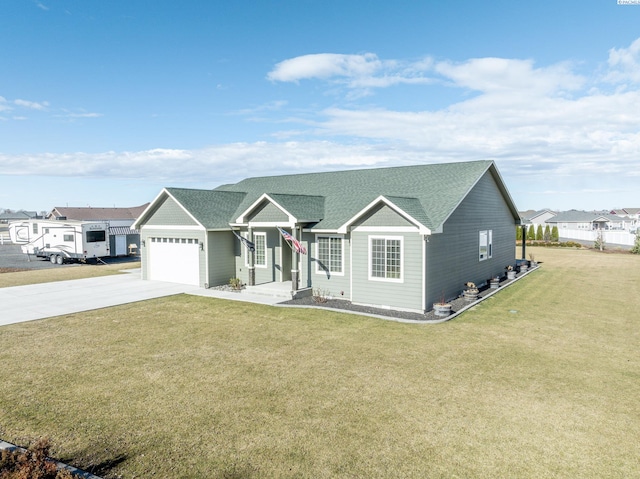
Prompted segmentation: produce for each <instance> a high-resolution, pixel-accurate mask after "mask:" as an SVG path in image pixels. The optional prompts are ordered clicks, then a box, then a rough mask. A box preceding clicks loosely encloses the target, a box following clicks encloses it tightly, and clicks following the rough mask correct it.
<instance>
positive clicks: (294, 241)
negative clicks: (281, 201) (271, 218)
mask: <svg viewBox="0 0 640 479" xmlns="http://www.w3.org/2000/svg"><path fill="white" fill-rule="evenodd" d="M276 228H278V231H280V234H282V237H283V238H284V239H285V241H288V242H289V243H291V248H295V250H296V251H297V252H298V253H300V254H307V248H305V247H304V246H302V244H301V243H300V241H298V240H297V239H295V238H294V237H293V236H291V235H290V234H289V233H287V232H286V231H285V230H283V229H282V228H280V227H279V226H276Z"/></svg>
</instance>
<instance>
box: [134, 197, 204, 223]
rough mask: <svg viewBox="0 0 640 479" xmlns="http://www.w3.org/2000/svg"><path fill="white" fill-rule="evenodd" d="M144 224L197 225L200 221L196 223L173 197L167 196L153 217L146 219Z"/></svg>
mask: <svg viewBox="0 0 640 479" xmlns="http://www.w3.org/2000/svg"><path fill="white" fill-rule="evenodd" d="M144 224H145V225H150V226H153V225H160V226H174V225H175V226H183V225H184V226H196V225H197V224H198V223H196V222H195V221H194V220H193V218H191V217H190V216H189V215H188V214H187V213H186V212H185V211H184V210H183V209H182V207H181V206H180V205H179V204H178V203H176V202H175V201H174V200H173V199H172V198H169V197H167V198H166V199H165V200H164V201H163V202H162V203H161V204H160V205H158V207H157V208H156V210H155V211H154V212H153V213H152V215H151V217H150V218H149V219H148V220H147V221H145V223H144Z"/></svg>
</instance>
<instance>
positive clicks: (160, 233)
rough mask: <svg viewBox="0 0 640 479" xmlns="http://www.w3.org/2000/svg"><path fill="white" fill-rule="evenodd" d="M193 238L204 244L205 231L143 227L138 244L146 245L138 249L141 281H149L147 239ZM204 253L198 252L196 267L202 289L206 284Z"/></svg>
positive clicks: (148, 242)
mask: <svg viewBox="0 0 640 479" xmlns="http://www.w3.org/2000/svg"><path fill="white" fill-rule="evenodd" d="M153 237H156V238H194V239H197V240H198V241H199V242H202V243H204V241H205V231H204V230H197V229H192V230H191V229H188V230H184V229H180V230H172V229H168V228H159V229H152V228H150V227H148V226H145V227H144V228H143V229H142V231H141V232H140V244H141V245H142V241H144V242H145V243H146V246H141V247H140V263H141V265H140V267H141V275H142V279H149V276H148V274H149V244H150V239H149V238H153ZM204 253H205V252H204V251H201V252H200V263H199V265H198V268H199V281H198V283H199V286H200V287H201V288H204V285H205V283H208V280H207V274H206V256H207V255H206V254H204Z"/></svg>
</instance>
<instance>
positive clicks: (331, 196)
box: [185, 161, 517, 230]
mask: <svg viewBox="0 0 640 479" xmlns="http://www.w3.org/2000/svg"><path fill="white" fill-rule="evenodd" d="M492 164H493V162H492V161H472V162H461V163H442V164H431V165H417V166H402V167H392V168H372V169H365V170H347V171H334V172H325V173H308V174H297V175H283V176H267V177H256V178H247V179H245V180H242V181H240V182H238V183H236V184H233V185H223V186H220V187H218V188H216V189H215V190H214V191H219V192H222V191H229V192H230V191H235V192H244V193H246V196H245V198H244V199H243V201H242V202H241V204H240V205H239V207H238V209H237V210H236V214H235V215H232V216H233V217H234V218H237V217H238V216H240V215H241V214H242V213H243V212H244V211H246V210H247V209H248V208H249V207H250V206H251V205H252V204H253V203H254V202H255V201H256V200H258V199H259V198H260V196H262V195H263V194H264V193H269V192H270V193H271V194H280V195H301V194H303V195H311V196H323V197H324V198H325V201H324V216H323V219H322V221H320V222H319V223H317V224H316V225H315V226H314V227H315V228H318V229H330V230H331V229H338V228H339V227H340V226H342V225H343V224H345V223H346V222H347V221H348V220H350V219H351V218H352V217H353V216H354V215H355V214H356V213H358V212H360V211H362V210H363V209H364V208H365V207H366V206H367V205H369V204H370V203H371V202H372V201H373V200H375V199H376V198H377V197H379V196H381V195H383V196H385V197H387V198H389V200H390V201H392V202H394V204H397V205H398V206H400V207H402V208H403V209H404V208H407V213H409V214H411V215H412V216H413V215H415V216H414V217H415V218H416V219H420V221H424V222H425V223H424V224H425V226H426V227H428V228H430V229H436V228H438V227H439V226H441V225H442V223H443V222H444V221H445V220H446V219H447V218H448V216H449V215H450V214H451V213H452V212H453V210H454V209H455V208H456V207H457V206H458V204H459V203H460V202H461V201H462V199H463V198H464V197H465V196H466V195H467V193H468V192H469V191H470V190H471V188H472V187H473V186H474V185H475V184H476V182H477V181H478V180H479V179H480V177H481V176H482V175H483V174H484V173H485V172H486V171H487V170H488V169H489V167H491V165H492ZM399 198H403V199H402V200H400V199H399ZM399 203H402V206H401V205H400V204H399ZM185 206H186V205H185ZM283 206H284V205H283ZM515 214H516V215H517V212H515Z"/></svg>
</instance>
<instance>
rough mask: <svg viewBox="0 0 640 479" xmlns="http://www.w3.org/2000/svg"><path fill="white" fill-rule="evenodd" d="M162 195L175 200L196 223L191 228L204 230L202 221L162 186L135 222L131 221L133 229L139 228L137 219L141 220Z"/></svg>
mask: <svg viewBox="0 0 640 479" xmlns="http://www.w3.org/2000/svg"><path fill="white" fill-rule="evenodd" d="M163 196H167V197H168V198H171V199H172V200H173V201H175V202H176V204H177V205H178V206H179V207H180V208H181V209H182V211H184V212H185V213H186V214H187V216H188V217H189V218H191V219H192V220H193V221H194V222H195V223H196V224H197V225H198V227H197V228H193V227H192V228H191V229H202V230H206V228H205V227H204V225H203V224H202V223H200V222H199V221H198V220H197V219H196V218H195V216H193V215H192V214H191V212H190V211H189V210H187V209H186V208H185V207H184V206H183V205H182V203H180V202H179V201H178V200H177V199H176V198H175V197H174V196H173V195H172V194H171V193H169V191H167V189H166V188H163V189H162V191H161V192H160V193H159V194H158V196H156V197H155V199H154V200H153V201H152V202H151V203H150V204H149V206H147V208H146V209H145V210H144V212H143V213H142V214H141V215H140V217H139V218H138V219H137V220H136V221H135V223H133V225H132V227H133V226H135V229H140V228H139V224H140V223H139V221H141V220H142V218H144V216H145V215H146V213H147V211H149V210H150V209H151V208H152V207H155V206H156V203H157V202H158V201H160V198H161V197H163Z"/></svg>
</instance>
